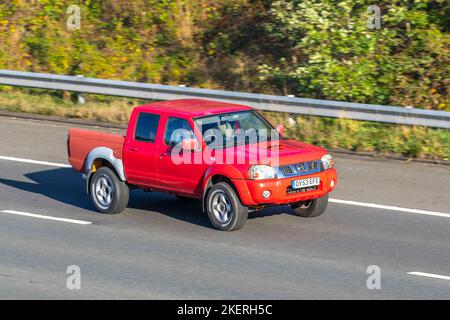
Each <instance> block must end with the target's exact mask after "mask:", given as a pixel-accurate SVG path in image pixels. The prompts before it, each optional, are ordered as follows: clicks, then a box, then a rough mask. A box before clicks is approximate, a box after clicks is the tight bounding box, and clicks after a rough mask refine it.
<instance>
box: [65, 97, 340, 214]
mask: <svg viewBox="0 0 450 320" xmlns="http://www.w3.org/2000/svg"><path fill="white" fill-rule="evenodd" d="M251 109H252V108H250V107H247V106H242V105H237V104H229V103H223V102H216V101H208V100H200V99H184V100H173V101H163V102H156V103H151V104H147V105H143V106H139V107H136V108H134V110H133V112H132V114H131V117H130V121H129V125H128V129H127V133H126V136H125V138H124V137H122V136H121V135H114V134H107V133H100V132H95V131H90V130H82V129H71V130H70V131H69V145H68V147H69V150H70V156H69V162H70V164H71V165H72V166H73V168H74V169H75V170H77V171H83V170H84V166H83V165H84V161H85V159H86V156H87V154H88V153H89V151H90V150H92V149H93V148H95V147H97V146H105V147H109V148H111V149H113V150H114V155H115V156H116V158H119V159H122V160H123V165H124V170H125V176H126V178H127V182H128V183H129V184H130V185H134V186H137V187H140V188H144V189H152V190H160V191H167V192H172V193H177V194H182V195H187V196H191V197H197V198H201V197H202V195H203V191H204V190H205V188H207V186H208V182H209V181H210V179H211V178H212V177H214V176H216V175H221V176H225V177H227V178H228V179H230V180H231V181H232V183H233V184H234V186H235V188H236V190H237V191H238V193H239V196H240V198H241V201H242V203H243V204H244V205H247V206H252V207H257V206H260V205H269V204H287V203H293V202H298V201H301V200H308V199H314V198H317V197H322V196H323V195H325V194H326V193H328V192H330V191H331V190H332V189H334V187H333V188H330V181H331V180H332V179H334V180H335V183H336V182H337V176H336V170H335V169H328V170H325V171H323V172H320V173H316V174H313V175H310V176H301V177H295V178H285V179H272V180H250V179H248V178H247V173H248V169H249V166H250V165H251V164H256V163H271V164H272V165H274V166H278V165H283V164H292V163H298V162H302V161H309V160H318V159H320V158H321V157H322V156H323V155H324V154H326V153H327V151H326V150H325V149H322V148H319V147H316V146H312V145H309V144H306V143H303V142H299V141H295V140H280V141H274V142H272V143H268V144H267V146H264V148H266V149H267V152H263V153H261V152H256V150H257V148H255V151H249V149H250V150H251V148H249V149H243V148H241V147H233V148H232V149H233V150H230V148H228V149H224V150H222V151H220V150H215V151H211V150H208V149H207V151H209V152H210V155H211V157H215V158H216V159H218V158H219V157H225V155H226V154H227V152H229V151H232V152H234V154H235V155H242V154H243V155H244V158H245V159H246V163H245V164H216V163H213V164H210V163H209V164H208V163H205V162H202V163H200V164H181V165H177V164H175V163H173V162H172V160H171V158H170V155H168V151H170V147H169V146H167V145H166V144H165V142H164V138H163V137H164V132H165V128H166V124H167V120H168V117H178V118H183V119H186V120H187V121H188V123H189V124H190V125H191V127H192V128H193V130H194V133H195V135H196V137H197V139H198V141H201V146H200V148H199V150H193V151H191V152H190V156H191V157H196V156H197V157H198V156H199V157H200V158H202V157H201V155H202V152H203V153H204V151H205V150H204V149H205V148H206V146H205V144H204V142H203V141H202V137H201V134H200V132H198V129H197V127H196V126H195V124H194V121H193V118H195V117H199V116H206V115H213V114H220V113H227V112H235V111H242V110H251ZM141 112H148V113H153V114H158V115H159V116H160V119H159V126H158V129H157V132H156V139H155V142H154V143H149V142H142V141H137V140H135V139H134V131H135V125H136V121H137V118H138V115H139V113H141ZM275 144H278V150H279V151H278V154H272V152H271V150H272V149H271V147H273V146H274V145H275ZM187 152H189V151H187ZM255 152H256V153H255ZM252 159H253V160H252ZM277 159H278V160H279V163H276V162H274V161H275V160H277ZM311 176H315V177H317V176H319V177H320V180H321V185H320V186H319V188H318V190H314V191H308V192H301V193H294V194H287V193H286V188H287V187H288V186H289V185H290V183H291V181H292V180H293V179H304V178H308V177H311ZM263 190H270V191H271V193H272V196H271V197H270V198H269V199H264V198H262V191H263Z"/></svg>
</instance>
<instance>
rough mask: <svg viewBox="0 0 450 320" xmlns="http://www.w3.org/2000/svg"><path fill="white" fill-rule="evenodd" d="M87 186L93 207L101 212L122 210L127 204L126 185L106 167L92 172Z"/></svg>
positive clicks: (110, 212)
mask: <svg viewBox="0 0 450 320" xmlns="http://www.w3.org/2000/svg"><path fill="white" fill-rule="evenodd" d="M89 188H90V193H91V199H92V202H93V203H94V206H95V208H96V209H97V210H98V211H100V212H102V213H109V214H113V213H119V212H122V211H123V210H124V209H125V208H126V206H127V204H128V199H129V188H128V186H127V185H126V183H125V182H123V181H122V180H120V179H119V178H118V177H117V175H116V174H115V173H114V171H112V170H111V169H110V168H108V167H102V168H100V169H98V170H97V171H95V172H94V175H93V176H92V179H91V184H90V186H89Z"/></svg>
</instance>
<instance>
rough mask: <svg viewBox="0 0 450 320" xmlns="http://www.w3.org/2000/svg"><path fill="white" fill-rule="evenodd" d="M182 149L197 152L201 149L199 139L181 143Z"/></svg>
mask: <svg viewBox="0 0 450 320" xmlns="http://www.w3.org/2000/svg"><path fill="white" fill-rule="evenodd" d="M181 149H183V150H184V151H196V150H199V149H200V144H199V143H198V140H197V139H184V140H183V141H181Z"/></svg>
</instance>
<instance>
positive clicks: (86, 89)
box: [0, 70, 450, 129]
mask: <svg viewBox="0 0 450 320" xmlns="http://www.w3.org/2000/svg"><path fill="white" fill-rule="evenodd" d="M0 84H3V85H10V86H19V87H32V88H41V89H51V90H66V91H73V92H82V93H94V94H102V95H112V96H121V97H132V98H141V99H151V100H170V99H182V98H203V99H210V100H217V101H224V102H231V103H239V104H245V105H248V106H251V107H254V108H256V109H260V110H267V111H277V112H287V113H293V114H302V115H314V116H323V117H333V118H346V119H355V120H366V121H375V122H385V123H396V124H404V125H419V126H427V127H436V128H446V129H450V112H445V111H434V110H424V109H414V108H404V107H393V106H382V105H372V104H362V103H350V102H343V101H330V100H317V99H305V98H296V97H284V96H275V95H267V94H255V93H242V92H233V91H223V90H210V89H199V88H190V87H181V86H168V85H160V84H146V83H138V82H126V81H115V80H104V79H96V78H85V77H79V76H63V75H54V74H45V73H33V72H21V71H11V70H0Z"/></svg>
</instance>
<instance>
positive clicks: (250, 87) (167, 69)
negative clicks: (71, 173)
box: [0, 0, 450, 110]
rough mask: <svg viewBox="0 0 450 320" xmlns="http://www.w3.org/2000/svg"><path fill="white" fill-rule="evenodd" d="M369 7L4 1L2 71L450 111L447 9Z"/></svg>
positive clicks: (438, 5)
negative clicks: (376, 17) (74, 24)
mask: <svg viewBox="0 0 450 320" xmlns="http://www.w3.org/2000/svg"><path fill="white" fill-rule="evenodd" d="M73 4H75V5H78V6H79V7H80V9H81V28H80V29H79V30H69V29H68V28H67V26H66V21H67V18H68V14H67V13H66V10H67V8H68V7H69V6H70V5H73ZM370 4H372V3H371V2H368V1H366V0H353V1H348V0H341V1H331V0H323V1H315V0H302V1H300V0H291V1H289V0H277V1H270V0H195V1H192V0H191V1H189V0H160V1H157V0H135V1H127V0H108V1H106V0H78V1H73V0H0V68H2V69H17V70H31V71H36V72H50V73H59V74H73V75H75V74H83V75H85V76H91V77H101V78H110V79H122V80H131V81H144V82H153V83H167V84H187V85H191V86H199V87H210V88H223V89H230V90H239V91H253V92H263V93H275V94H295V95H297V96H304V97H313V98H324V99H334V100H345V101H355V102H366V103H379V104H393V105H404V106H407V105H412V106H415V107H423V108H430V109H447V110H450V103H449V79H450V77H449V73H450V50H449V43H450V38H449V28H450V27H449V26H450V20H449V16H450V4H449V2H448V1H447V0H414V1H412V0H411V1H401V0H396V1H377V3H376V4H377V5H378V6H379V7H380V8H381V14H382V16H381V29H379V30H369V29H368V27H367V19H368V18H370V14H368V13H367V7H368V6H369V5H370Z"/></svg>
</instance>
